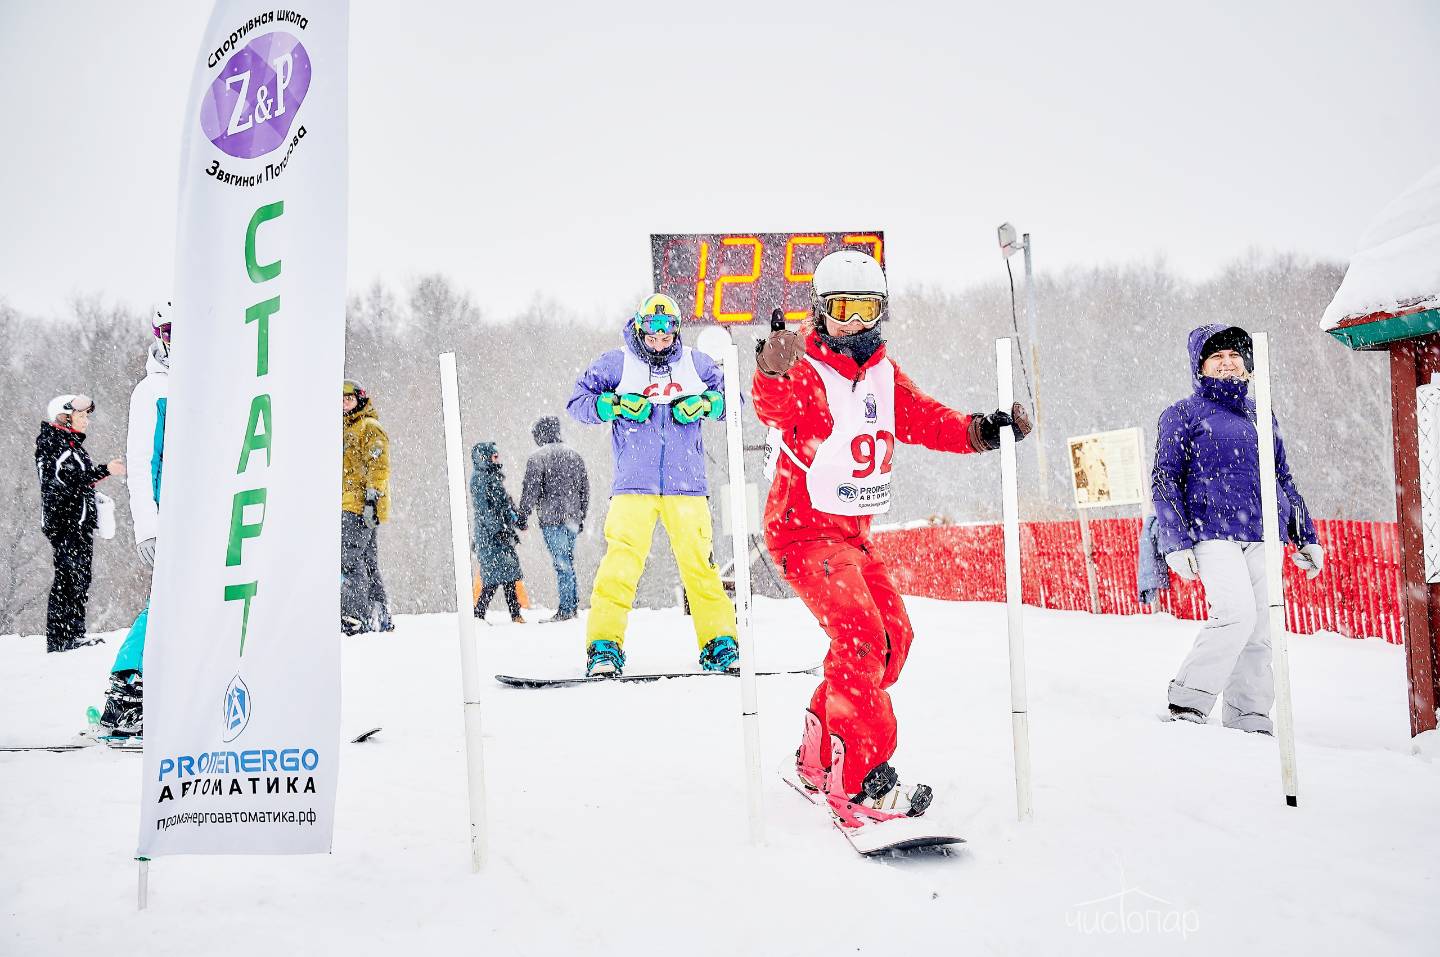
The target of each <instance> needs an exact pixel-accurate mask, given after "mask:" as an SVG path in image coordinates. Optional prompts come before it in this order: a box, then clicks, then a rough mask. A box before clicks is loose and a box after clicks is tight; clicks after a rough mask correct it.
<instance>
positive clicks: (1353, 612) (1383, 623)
mask: <svg viewBox="0 0 1440 957" xmlns="http://www.w3.org/2000/svg"><path fill="white" fill-rule="evenodd" d="M1315 529H1316V533H1317V534H1318V536H1319V538H1320V544H1321V545H1323V546H1324V547H1325V559H1326V561H1325V573H1324V574H1323V575H1321V576H1320V577H1319V578H1317V579H1316V580H1315V581H1309V580H1307V579H1306V578H1305V575H1304V573H1303V572H1301V571H1300V570H1299V569H1298V568H1296V567H1295V566H1294V565H1293V564H1292V563H1291V562H1289V561H1287V562H1285V625H1286V628H1287V629H1288V630H1289V631H1291V632H1292V633H1294V634H1302V635H1308V634H1313V633H1314V632H1317V631H1332V632H1336V633H1338V634H1341V635H1345V636H1347V637H1352V638H1362V637H1365V638H1384V639H1385V640H1386V641H1389V642H1392V643H1394V644H1400V643H1401V641H1402V638H1401V631H1400V543H1399V533H1398V530H1397V527H1396V525H1395V523H1394V522H1349V521H1334V520H1321V521H1317V522H1316V523H1315ZM1090 533H1091V536H1092V538H1093V540H1094V553H1095V571H1096V579H1097V582H1098V585H1099V599H1100V612H1101V614H1107V615H1140V614H1148V613H1150V612H1152V611H1166V612H1169V613H1170V614H1172V615H1175V616H1176V617H1177V618H1188V619H1201V618H1204V617H1205V591H1204V589H1203V588H1202V587H1201V586H1200V584H1199V583H1198V582H1195V583H1190V582H1185V581H1181V580H1180V579H1178V578H1176V577H1175V576H1174V575H1173V574H1172V575H1171V576H1170V589H1169V591H1166V592H1162V593H1161V599H1160V602H1159V604H1158V605H1157V606H1156V607H1154V608H1151V607H1150V606H1147V605H1142V604H1141V603H1140V599H1139V595H1138V594H1137V590H1136V585H1135V577H1136V565H1137V562H1138V560H1139V552H1140V519H1138V518H1111V519H1096V520H1092V521H1091V522H1090ZM875 546H876V549H877V551H878V552H879V554H880V556H881V557H883V558H884V559H885V561H886V562H887V563H888V564H889V566H890V572H891V575H892V576H893V577H894V578H895V583H896V584H897V585H898V586H899V587H900V590H901V591H902V592H904V593H905V594H907V595H917V596H921V597H925V598H944V599H949V600H952V601H996V602H1000V601H1004V600H1005V570H1004V550H1003V548H1004V543H1003V541H1002V539H1001V527H1000V526H999V525H998V524H996V525H938V526H928V527H923V528H903V529H894V530H887V531H881V532H878V533H877V534H876V535H875ZM1020 550H1021V566H1022V568H1023V569H1024V579H1023V586H1024V597H1025V603H1026V604H1027V605H1035V606H1037V607H1041V608H1063V609H1069V610H1072V611H1088V610H1089V608H1090V594H1089V587H1088V585H1087V583H1086V577H1085V557H1084V553H1083V552H1082V551H1081V544H1080V523H1079V522H1078V521H1077V522H1026V523H1024V524H1022V525H1021V528H1020ZM1288 551H1289V549H1287V553H1288Z"/></svg>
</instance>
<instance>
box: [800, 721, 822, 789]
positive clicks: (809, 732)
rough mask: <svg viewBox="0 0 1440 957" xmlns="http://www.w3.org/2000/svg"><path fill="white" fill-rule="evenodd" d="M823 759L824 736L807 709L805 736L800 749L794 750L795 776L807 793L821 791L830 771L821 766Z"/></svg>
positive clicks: (818, 723) (818, 724)
mask: <svg viewBox="0 0 1440 957" xmlns="http://www.w3.org/2000/svg"><path fill="white" fill-rule="evenodd" d="M824 759H825V745H824V735H823V734H822V733H821V730H820V719H819V718H818V717H816V716H815V712H813V711H811V710H810V709H809V708H806V709H805V736H804V737H802V738H801V739H800V747H798V748H796V749H795V776H796V777H798V778H799V779H800V783H801V784H802V785H803V786H804V787H805V790H807V791H823V790H825V785H826V782H827V780H828V776H829V774H830V769H829V768H827V767H825V766H824V765H823V764H821V762H822V761H824Z"/></svg>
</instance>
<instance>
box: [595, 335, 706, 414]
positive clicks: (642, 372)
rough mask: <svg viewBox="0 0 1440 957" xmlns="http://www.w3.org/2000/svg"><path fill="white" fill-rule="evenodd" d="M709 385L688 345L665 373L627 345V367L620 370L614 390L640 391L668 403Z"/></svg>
mask: <svg viewBox="0 0 1440 957" xmlns="http://www.w3.org/2000/svg"><path fill="white" fill-rule="evenodd" d="M709 388H710V386H709V385H707V384H706V383H705V380H704V379H702V378H700V373H699V372H698V371H696V369H695V355H694V353H692V352H691V351H690V347H689V346H685V347H683V348H682V350H681V352H680V358H679V359H678V360H676V361H675V362H674V363H672V364H671V366H670V371H669V372H665V373H661V372H656V371H655V369H654V367H653V366H651V365H650V363H648V362H646V361H645V360H643V359H641V358H639V357H638V356H636V355H635V354H634V353H633V352H631V351H630V350H629V349H626V350H625V369H624V371H623V372H621V373H620V384H619V385H618V386H616V387H615V391H616V392H618V393H620V394H621V395H624V394H625V393H627V392H638V393H640V394H641V395H643V396H645V398H647V399H649V400H650V401H651V402H653V403H655V404H656V405H669V404H670V403H671V402H673V401H674V400H676V399H678V398H680V397H681V396H685V395H699V394H700V393H702V392H704V391H705V390H707V389H709Z"/></svg>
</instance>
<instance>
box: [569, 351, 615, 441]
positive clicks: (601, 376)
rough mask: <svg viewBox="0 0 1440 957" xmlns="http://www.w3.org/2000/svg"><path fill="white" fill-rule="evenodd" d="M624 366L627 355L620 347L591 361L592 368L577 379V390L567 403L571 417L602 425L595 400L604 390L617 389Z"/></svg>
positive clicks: (611, 390) (587, 423)
mask: <svg viewBox="0 0 1440 957" xmlns="http://www.w3.org/2000/svg"><path fill="white" fill-rule="evenodd" d="M624 368H625V357H624V356H623V355H622V354H621V352H620V350H619V349H612V350H610V351H609V352H607V353H605V354H604V355H602V356H601V357H600V358H598V359H596V360H595V361H594V362H592V363H590V368H588V369H586V370H585V372H584V373H583V374H582V375H581V376H580V378H578V379H576V380H575V391H574V392H573V393H572V394H571V395H570V401H569V402H568V403H566V405H565V409H566V411H567V412H569V413H570V418H572V419H574V420H575V421H577V422H584V423H585V424H586V425H600V424H601V423H600V416H599V415H598V414H596V412H595V400H596V399H598V398H599V397H600V393H602V392H613V391H615V387H616V386H618V385H619V384H620V373H621V372H622V371H623V370H624Z"/></svg>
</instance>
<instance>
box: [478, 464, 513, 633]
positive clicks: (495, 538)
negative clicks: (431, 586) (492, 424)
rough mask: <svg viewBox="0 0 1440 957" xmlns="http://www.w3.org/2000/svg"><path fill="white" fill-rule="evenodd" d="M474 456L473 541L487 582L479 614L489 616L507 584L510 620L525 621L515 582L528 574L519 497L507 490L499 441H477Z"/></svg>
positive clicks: (481, 572) (506, 595) (483, 589)
mask: <svg viewBox="0 0 1440 957" xmlns="http://www.w3.org/2000/svg"><path fill="white" fill-rule="evenodd" d="M470 460H471V462H473V463H474V465H475V470H474V471H473V472H471V473H470V502H471V505H472V507H473V508H474V511H475V538H474V541H473V542H472V543H471V544H472V547H473V550H474V552H475V560H476V561H477V562H479V563H480V580H481V581H482V582H484V585H483V586H482V587H481V589H480V599H479V600H478V601H476V602H475V617H476V618H479V619H480V620H481V621H484V620H485V613H486V612H487V611H488V610H489V609H490V599H492V598H494V597H495V591H496V589H498V588H500V587H502V586H503V587H504V589H505V604H506V606H507V607H508V608H509V609H510V620H511V621H513V622H515V623H516V624H520V625H523V624H524V623H525V619H524V618H523V617H521V615H520V595H519V593H518V592H517V591H516V589H515V583H516V582H517V581H519V580H520V579H521V578H523V577H524V575H523V574H522V573H521V571H520V556H519V555H517V554H515V546H516V545H517V544H519V542H520V536H519V534H518V532H517V530H519V531H523V530H524V529H525V523H524V522H522V521H521V520H520V515H519V513H518V512H517V511H516V510H515V500H514V499H512V498H511V497H510V493H509V492H507V491H505V473H504V470H503V469H502V468H501V465H500V453H499V452H498V451H497V450H496V448H495V443H494V442H480V443H477V444H476V445H475V447H474V448H472V449H471V450H470Z"/></svg>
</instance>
